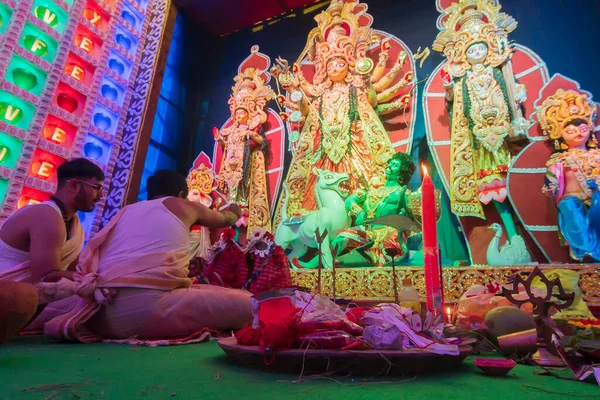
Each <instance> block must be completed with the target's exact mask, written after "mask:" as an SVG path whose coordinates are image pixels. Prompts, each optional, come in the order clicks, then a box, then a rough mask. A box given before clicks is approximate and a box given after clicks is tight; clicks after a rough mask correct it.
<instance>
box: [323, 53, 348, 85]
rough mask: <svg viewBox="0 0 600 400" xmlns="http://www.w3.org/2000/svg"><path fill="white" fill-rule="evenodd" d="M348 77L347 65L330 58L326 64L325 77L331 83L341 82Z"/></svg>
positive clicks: (344, 62)
mask: <svg viewBox="0 0 600 400" xmlns="http://www.w3.org/2000/svg"><path fill="white" fill-rule="evenodd" d="M347 75H348V63H347V62H346V60H343V59H341V58H332V59H331V60H329V62H327V77H328V78H329V79H331V81H332V82H341V81H343V80H344V79H346V76H347Z"/></svg>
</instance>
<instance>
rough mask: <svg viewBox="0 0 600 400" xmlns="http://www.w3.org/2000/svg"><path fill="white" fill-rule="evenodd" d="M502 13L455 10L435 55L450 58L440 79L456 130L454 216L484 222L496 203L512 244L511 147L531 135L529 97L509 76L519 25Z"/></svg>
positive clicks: (493, 8) (487, 7) (494, 7)
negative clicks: (525, 112)
mask: <svg viewBox="0 0 600 400" xmlns="http://www.w3.org/2000/svg"><path fill="white" fill-rule="evenodd" d="M499 11H500V5H499V4H497V2H493V1H485V0H460V1H458V2H456V3H453V4H452V6H450V7H449V8H448V9H447V10H445V13H446V15H447V17H446V19H445V21H444V23H443V29H441V32H440V33H439V34H438V36H437V38H436V40H435V42H434V44H433V49H434V50H437V51H439V52H442V53H443V54H444V55H445V56H446V58H447V61H446V65H445V67H444V70H443V72H442V79H443V81H444V86H445V88H446V100H447V102H448V104H449V112H450V121H451V129H452V131H451V135H452V136H451V138H452V139H451V140H452V144H451V169H450V187H451V190H450V192H451V193H450V201H451V209H452V212H453V213H454V214H456V215H457V216H459V217H466V216H474V217H479V218H484V219H485V214H484V209H483V205H486V204H490V203H492V204H494V206H495V207H496V209H497V211H498V213H499V214H500V216H501V218H502V222H503V224H504V226H505V228H506V232H507V234H508V238H509V240H510V241H511V242H512V238H513V237H515V236H518V235H517V230H516V227H515V223H514V220H513V216H512V215H511V212H510V209H509V206H508V200H507V188H506V176H507V171H508V168H509V166H510V164H511V161H512V156H511V142H512V141H513V140H518V139H521V138H523V134H524V130H525V129H526V128H527V127H528V123H527V121H525V120H524V118H523V117H522V110H521V107H520V104H522V103H523V102H525V100H526V98H527V96H526V92H525V87H524V86H523V85H520V84H518V83H517V82H516V80H515V77H514V74H513V72H512V64H511V61H510V56H511V53H512V49H511V47H510V46H509V44H508V40H507V37H508V33H510V32H512V31H513V30H514V29H515V28H516V26H517V22H516V21H515V20H514V19H513V18H512V17H510V16H509V15H507V14H505V13H501V12H499Z"/></svg>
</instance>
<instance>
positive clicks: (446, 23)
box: [432, 0, 517, 78]
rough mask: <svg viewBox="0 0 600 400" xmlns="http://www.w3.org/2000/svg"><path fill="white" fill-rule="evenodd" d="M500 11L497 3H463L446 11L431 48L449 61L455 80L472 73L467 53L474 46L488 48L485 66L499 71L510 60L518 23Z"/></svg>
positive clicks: (468, 0)
mask: <svg viewBox="0 0 600 400" xmlns="http://www.w3.org/2000/svg"><path fill="white" fill-rule="evenodd" d="M501 8H502V7H501V6H500V4H499V3H498V0H460V1H458V2H456V3H452V5H451V6H450V7H448V8H446V9H445V10H444V15H443V16H442V20H441V26H440V28H439V29H440V33H438V35H437V37H436V39H435V41H434V42H433V46H432V48H433V50H435V51H439V52H440V53H444V55H445V56H446V57H447V59H448V65H447V70H448V72H449V73H450V75H451V76H452V77H455V78H459V77H461V76H463V75H464V74H465V72H467V70H469V69H470V65H469V62H468V61H467V49H468V48H469V47H470V46H471V45H472V44H474V43H478V42H483V43H485V44H487V46H488V55H487V58H486V59H485V61H484V64H485V65H491V66H492V67H497V66H499V65H501V64H503V63H504V62H505V61H506V60H507V59H508V58H509V57H510V55H511V48H510V46H509V44H508V34H509V33H510V32H512V31H514V30H515V29H516V27H517V21H515V19H514V18H513V17H511V16H510V15H508V14H505V13H502V12H500V9H501Z"/></svg>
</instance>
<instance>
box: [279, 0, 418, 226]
mask: <svg viewBox="0 0 600 400" xmlns="http://www.w3.org/2000/svg"><path fill="white" fill-rule="evenodd" d="M357 4H358V3H357V2H346V3H344V2H342V1H336V0H334V1H332V2H331V4H330V5H329V7H328V8H327V9H326V10H325V11H323V12H321V13H320V14H319V15H317V16H316V17H315V20H316V21H317V24H318V26H317V27H316V28H314V29H313V30H312V31H311V33H310V34H309V38H308V43H307V46H306V48H305V50H304V51H303V52H302V54H301V55H300V57H299V59H298V61H301V60H302V59H303V58H304V57H305V56H306V55H308V58H309V60H311V61H312V62H313V65H314V76H313V77H312V82H309V80H308V79H306V78H305V77H304V75H303V72H302V70H301V69H300V66H299V64H298V63H296V64H295V65H294V66H293V69H292V71H289V70H286V71H280V74H279V82H280V83H281V84H282V86H283V87H284V88H285V89H286V90H288V91H289V92H290V93H291V99H292V100H294V101H298V102H299V110H298V112H300V113H301V115H302V120H303V128H302V130H301V133H300V137H299V139H298V144H297V147H296V150H295V152H294V155H293V158H292V162H291V164H290V168H289V172H288V174H287V178H286V182H285V185H286V191H285V192H284V195H282V197H281V198H280V201H279V206H278V210H279V211H280V210H281V209H282V208H283V207H282V205H283V204H285V205H286V210H287V212H286V213H287V216H288V217H292V216H294V215H306V214H307V213H310V212H312V211H314V210H317V209H318V208H319V205H318V204H317V199H316V196H315V190H314V189H315V184H316V181H317V172H315V171H331V172H335V173H342V174H344V173H346V174H348V176H349V177H350V179H349V180H348V181H347V183H348V185H349V186H350V187H347V189H349V190H350V191H354V190H356V189H358V188H359V187H361V186H366V185H368V182H371V181H372V179H373V178H374V177H378V178H379V180H380V181H385V172H384V171H385V169H386V164H387V161H388V160H389V159H390V157H392V155H393V154H394V148H393V146H392V143H391V142H390V139H389V137H388V134H387V132H386V130H385V128H384V126H383V124H382V122H381V120H380V119H379V116H378V113H377V112H376V108H377V106H378V104H380V105H383V103H386V102H389V101H391V100H393V99H394V97H396V95H397V94H398V93H399V91H400V90H401V89H402V88H405V87H406V86H407V85H408V84H410V83H411V82H412V79H413V73H412V71H410V72H408V73H406V75H405V76H404V77H403V78H402V79H401V80H400V81H399V82H398V83H396V84H394V85H392V86H390V84H391V83H392V82H393V80H394V78H395V77H396V76H397V74H398V73H399V71H400V69H401V67H402V64H403V62H404V60H405V58H406V53H403V55H402V56H401V58H402V60H401V61H399V62H397V63H396V64H395V65H394V66H393V67H392V69H391V70H388V71H387V72H386V62H387V60H388V59H387V50H386V49H387V48H386V47H384V46H383V45H382V48H383V49H384V51H382V54H381V56H380V59H379V60H378V63H377V65H374V62H373V61H372V60H371V59H370V58H368V57H367V55H366V53H367V50H368V48H369V46H370V45H372V44H375V43H377V42H379V40H380V39H379V38H378V37H377V35H376V34H375V32H374V31H373V30H372V29H371V28H370V23H369V24H367V25H364V26H361V25H360V23H359V15H357V14H355V8H356V6H357ZM300 99H301V100H300ZM405 103H406V98H402V99H398V100H395V101H393V102H392V103H390V104H385V107H384V108H382V111H384V113H387V112H391V111H395V110H399V109H401V108H403V107H404V106H405Z"/></svg>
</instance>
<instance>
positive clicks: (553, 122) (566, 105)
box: [538, 89, 600, 262]
mask: <svg viewBox="0 0 600 400" xmlns="http://www.w3.org/2000/svg"><path fill="white" fill-rule="evenodd" d="M538 119H539V121H540V127H541V128H542V131H543V133H544V134H545V135H546V136H548V137H549V138H550V139H552V140H554V146H555V152H554V153H553V154H552V156H551V157H550V159H549V160H548V162H547V163H546V179H545V185H544V187H543V189H542V190H543V192H544V193H545V194H546V195H548V196H550V197H552V198H553V199H554V201H555V202H556V205H557V207H558V225H559V227H560V232H561V234H562V236H563V237H564V239H566V242H567V244H568V245H569V246H570V249H569V250H570V253H571V257H572V258H573V259H576V260H582V259H584V258H587V261H592V260H593V261H595V262H600V192H599V191H598V185H599V184H600V150H599V149H598V148H597V147H598V141H597V138H596V136H595V133H594V132H593V129H594V127H595V126H596V104H594V102H592V101H591V99H590V98H589V97H588V96H587V95H585V94H582V93H578V92H576V91H573V90H567V91H565V90H562V89H559V90H558V91H557V92H556V93H555V94H554V95H553V96H550V97H549V98H547V99H546V100H544V102H543V103H542V105H541V107H540V109H539V110H538Z"/></svg>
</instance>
